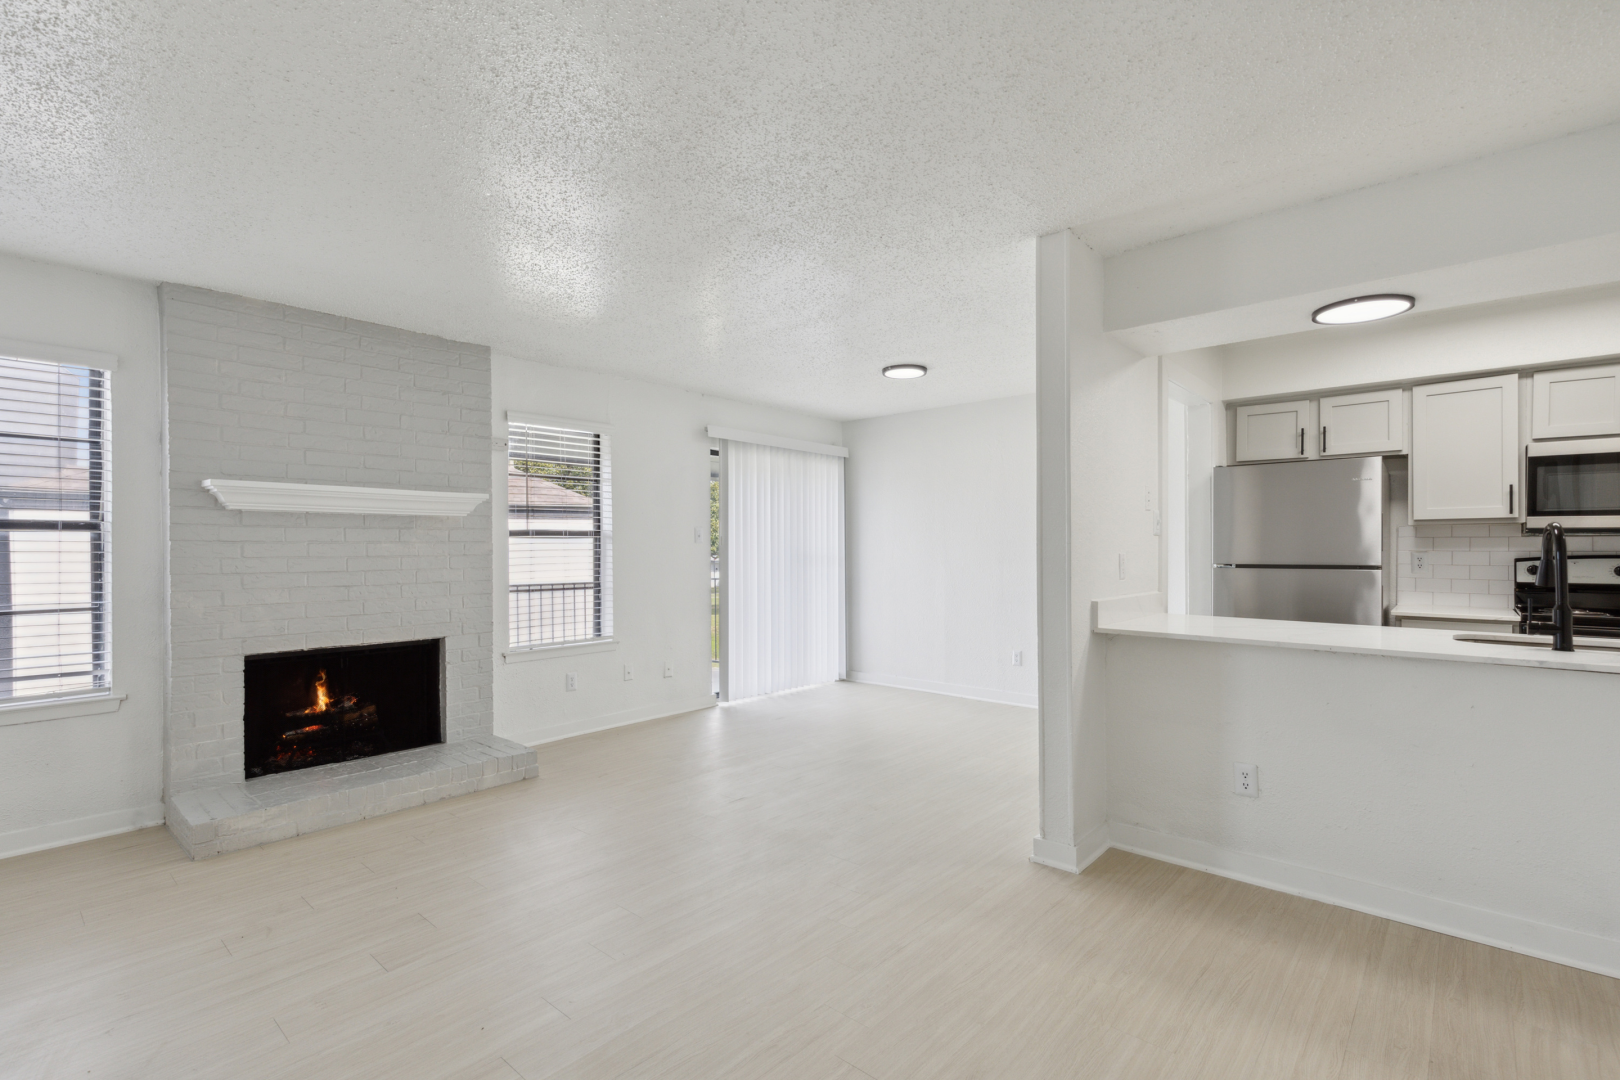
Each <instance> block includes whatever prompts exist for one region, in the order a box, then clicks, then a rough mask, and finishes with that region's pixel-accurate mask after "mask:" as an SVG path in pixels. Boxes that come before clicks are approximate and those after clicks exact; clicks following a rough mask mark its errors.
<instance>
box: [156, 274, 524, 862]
mask: <svg viewBox="0 0 1620 1080" xmlns="http://www.w3.org/2000/svg"><path fill="white" fill-rule="evenodd" d="M161 295H162V310H163V352H164V364H165V376H166V384H167V390H166V396H167V400H166V409H167V416H166V428H167V451H168V498H169V508H168V528H169V544H168V581H169V619H168V622H169V625H168V634H169V686H168V708H167V724H166V745H165V762H164V766H165V778H164V779H165V799H166V802H167V812H168V822H169V827H170V829H171V830H172V831H173V832H174V834H175V836H176V837H177V838H178V839H179V840H180V842H181V843H182V844H183V845H184V846H185V847H186V849H187V850H188V851H189V852H190V853H191V855H192V856H193V857H194V858H197V857H202V856H206V855H214V854H218V853H220V852H223V851H230V850H236V849H239V848H244V847H250V846H253V845H255V844H260V843H265V842H267V841H270V840H277V839H282V838H284V837H287V836H292V835H296V834H298V833H301V832H309V831H312V830H314V829H319V828H325V827H328V826H331V825H335V824H339V823H341V822H345V821H353V820H358V819H359V818H363V817H370V816H373V815H375V814H378V813H385V812H389V811H392V810H397V809H401V808H403V807H405V806H411V805H417V804H419V803H422V802H426V801H432V800H433V799H436V798H442V797H445V796H447V795H455V794H463V793H465V792H469V791H474V790H478V789H480V788H483V787H489V786H492V785H493V784H497V783H505V782H508V781H512V780H518V779H522V778H524V777H525V776H533V775H535V771H536V770H535V766H534V754H533V752H532V751H530V750H529V749H528V748H526V747H523V746H521V745H519V744H516V743H512V742H508V741H507V740H504V739H499V738H496V737H495V735H494V715H493V712H492V704H493V698H492V692H493V678H494V626H493V621H492V620H493V617H494V610H493V594H492V591H491V590H492V584H491V581H492V566H491V559H492V543H491V532H490V530H491V525H490V517H489V515H490V513H491V509H492V508H491V505H490V502H489V500H488V498H487V496H488V495H489V493H490V454H491V452H492V443H491V432H490V357H489V350H488V349H487V348H485V347H483V346H478V345H468V344H464V343H460V342H453V341H445V340H443V339H440V338H433V337H427V336H424V335H420V334H412V333H408V332H406V331H402V330H396V329H392V328H389V327H383V326H376V325H372V324H368V323H360V322H356V321H354V320H352V319H346V318H342V317H340V316H334V315H325V314H321V313H319V312H312V311H302V310H299V309H296V308H289V307H284V306H281V305H277V304H269V303H262V302H259V301H254V300H248V299H244V298H241V297H235V296H228V295H224V294H221V293H215V292H208V291H205V290H202V289H193V288H186V287H180V286H173V285H165V286H164V287H163V289H162V294H161ZM205 480H247V481H277V482H283V483H301V484H312V485H327V486H347V487H361V488H371V489H410V490H412V491H418V492H435V491H436V492H462V493H482V494H483V495H484V496H486V498H484V499H483V500H481V501H480V502H479V503H478V505H477V506H476V507H475V508H474V509H473V510H472V511H471V512H469V513H467V514H466V515H465V516H447V515H442V514H441V516H426V515H395V514H387V515H384V514H361V513H335V512H320V513H282V512H267V511H258V510H230V509H226V508H225V507H224V506H222V505H221V502H220V500H219V499H218V498H216V496H215V494H213V493H211V492H210V490H206V489H205V488H204V481H205ZM466 501H467V500H461V505H465V502H466ZM420 639H442V641H443V650H442V652H443V657H444V670H443V676H442V677H443V717H444V733H443V734H444V743H443V744H442V745H437V746H427V747H422V748H419V749H415V750H409V751H404V752H401V753H393V754H384V755H382V756H378V757H370V758H365V759H362V760H358V761H349V762H346V763H343V764H337V765H326V766H322V767H318V768H312V769H303V770H300V771H297V772H288V773H281V774H277V775H274V776H265V777H261V778H257V779H254V780H251V781H248V780H245V779H244V776H243V704H244V702H243V658H244V657H245V656H248V655H253V654H259V653H283V652H291V651H295V650H302V649H316V648H325V647H330V646H340V645H374V644H382V643H391V642H403V641H414V640H420Z"/></svg>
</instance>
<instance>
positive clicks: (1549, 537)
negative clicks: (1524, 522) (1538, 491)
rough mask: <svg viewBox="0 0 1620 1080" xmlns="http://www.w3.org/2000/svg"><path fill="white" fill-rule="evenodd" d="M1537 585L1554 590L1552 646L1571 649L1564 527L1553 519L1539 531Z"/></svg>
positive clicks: (1572, 625)
mask: <svg viewBox="0 0 1620 1080" xmlns="http://www.w3.org/2000/svg"><path fill="white" fill-rule="evenodd" d="M1536 586H1537V587H1538V588H1542V589H1547V588H1550V589H1552V591H1553V607H1552V639H1553V644H1552V647H1553V649H1554V650H1556V651H1558V652H1574V651H1575V612H1574V609H1572V608H1571V607H1570V606H1569V546H1568V545H1567V544H1566V543H1565V542H1564V527H1563V526H1562V525H1560V524H1559V523H1558V522H1556V521H1554V522H1552V523H1550V524H1549V525H1548V526H1547V527H1546V528H1545V529H1543V530H1542V531H1541V563H1540V565H1538V566H1537V567H1536Z"/></svg>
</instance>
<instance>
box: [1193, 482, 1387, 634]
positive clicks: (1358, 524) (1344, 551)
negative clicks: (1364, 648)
mask: <svg viewBox="0 0 1620 1080" xmlns="http://www.w3.org/2000/svg"><path fill="white" fill-rule="evenodd" d="M1385 504H1386V498H1385V484H1384V459H1383V458H1380V457H1361V458H1327V459H1325V460H1320V461H1286V462H1278V463H1276V464H1271V465H1231V466H1226V467H1223V468H1218V469H1216V470H1215V514H1214V517H1215V545H1214V546H1215V614H1217V615H1234V616H1237V617H1239V618H1245V619H1297V620H1300V621H1303V622H1333V623H1367V624H1371V625H1375V626H1376V625H1378V624H1381V623H1382V622H1383V621H1384V569H1383V567H1384V511H1385Z"/></svg>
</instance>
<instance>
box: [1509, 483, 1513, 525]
mask: <svg viewBox="0 0 1620 1080" xmlns="http://www.w3.org/2000/svg"><path fill="white" fill-rule="evenodd" d="M1512 516H1513V485H1512V484H1509V485H1508V517H1512Z"/></svg>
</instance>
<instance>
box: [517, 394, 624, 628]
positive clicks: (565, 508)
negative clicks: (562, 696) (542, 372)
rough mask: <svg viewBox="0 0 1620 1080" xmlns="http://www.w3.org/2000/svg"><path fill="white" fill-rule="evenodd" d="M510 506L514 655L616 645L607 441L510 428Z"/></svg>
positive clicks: (579, 433) (569, 431)
mask: <svg viewBox="0 0 1620 1080" xmlns="http://www.w3.org/2000/svg"><path fill="white" fill-rule="evenodd" d="M506 502H507V608H508V624H509V627H510V630H509V641H510V644H511V647H512V648H515V649H522V648H538V647H540V646H544V645H564V644H567V643H569V642H575V641H591V640H594V639H597V638H610V637H612V636H613V559H612V551H613V498H612V483H611V471H610V469H609V464H608V437H607V436H606V435H605V434H603V433H601V432H596V431H586V430H580V429H575V428H563V427H549V426H546V425H542V424H537V423H527V422H522V421H517V420H509V422H508V424H507V467H506Z"/></svg>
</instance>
